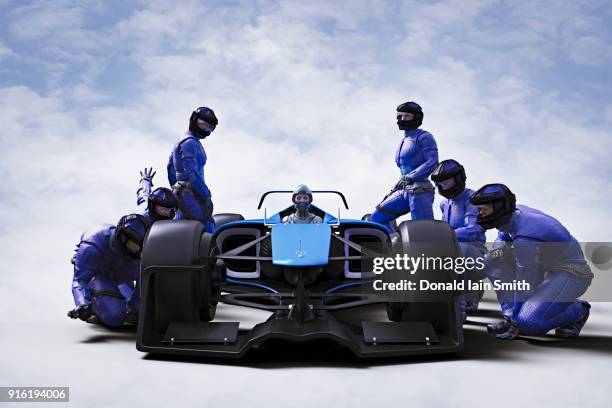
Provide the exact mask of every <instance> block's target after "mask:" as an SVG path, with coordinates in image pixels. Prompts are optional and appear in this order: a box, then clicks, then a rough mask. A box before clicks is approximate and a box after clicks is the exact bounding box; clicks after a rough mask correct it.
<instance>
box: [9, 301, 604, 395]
mask: <svg viewBox="0 0 612 408" xmlns="http://www.w3.org/2000/svg"><path fill="white" fill-rule="evenodd" d="M4 300H6V299H4ZM3 303H4V302H3ZM4 312H7V310H6V309H4ZM63 313H65V311H64V310H55V309H52V308H50V309H47V310H42V311H41V312H40V316H39V317H41V318H40V319H39V321H34V320H33V319H30V318H26V319H17V318H14V317H13V318H10V317H7V316H3V317H2V327H3V330H2V336H1V337H0V350H2V351H1V352H0V353H1V359H0V363H1V365H0V378H1V380H0V383H1V384H0V385H7V386H8V385H21V386H35V385H56V386H70V388H71V394H70V399H71V401H70V403H68V404H59V403H56V404H55V405H54V406H91V407H109V406H137V405H138V406H140V405H143V406H147V407H168V406H209V407H221V406H227V405H228V404H229V405H230V406H236V407H270V406H289V407H292V406H307V407H313V406H330V407H362V406H363V407H366V406H369V407H372V406H374V407H410V406H427V407H437V406H462V407H467V406H480V405H490V406H502V407H505V406H513V407H518V406H543V405H547V406H550V405H552V404H554V405H555V406H560V407H565V406H567V407H576V406H581V407H610V406H612V396H611V391H610V377H611V376H612V358H611V357H612V304H610V303H597V304H594V305H593V309H592V314H591V319H590V320H589V323H588V324H587V326H586V328H585V330H584V332H583V336H582V337H581V338H580V339H578V340H574V341H562V340H557V339H555V338H554V337H552V336H549V337H547V338H543V339H538V340H527V339H525V340H519V341H514V342H511V343H508V342H500V341H496V340H495V339H494V338H492V337H491V336H490V335H488V334H487V333H486V331H485V328H484V324H485V322H489V321H491V320H492V319H494V318H495V317H496V304H495V303H494V302H493V301H491V300H489V301H486V302H484V303H483V304H482V309H481V311H479V312H478V313H477V314H476V315H475V316H472V317H471V318H470V322H469V323H468V324H467V325H466V326H465V339H466V344H465V350H464V351H463V352H462V353H461V354H460V355H458V356H454V357H441V358H440V357H438V358H418V359H414V358H406V359H402V360H399V361H398V360H386V361H382V362H380V361H377V362H368V361H359V360H356V359H354V358H352V357H351V355H350V354H348V353H342V352H339V351H338V350H335V349H333V348H331V347H330V348H329V349H321V348H319V349H317V348H313V347H282V348H280V349H275V350H266V351H261V352H258V353H257V354H252V355H249V356H248V358H247V359H246V360H244V361H241V362H227V361H221V362H219V361H210V360H199V359H198V360H195V361H194V360H191V361H189V360H174V361H170V360H159V359H153V358H148V357H146V356H145V355H144V354H142V353H140V352H138V351H136V348H135V345H134V343H135V332H134V330H133V329H130V328H127V327H126V328H125V329H121V330H115V331H110V330H108V329H104V328H102V327H98V326H92V325H87V324H84V323H83V324H80V322H76V321H70V320H69V319H68V318H64V317H63V316H62V314H63ZM3 314H4V313H3ZM238 315H240V316H242V318H243V319H247V320H251V321H252V322H256V321H257V320H258V319H262V318H265V315H266V314H265V313H263V314H261V313H260V312H259V311H254V310H246V309H236V308H233V307H232V308H230V307H225V308H221V309H219V311H218V316H219V318H224V319H228V320H233V319H235V318H236V316H238ZM244 326H245V325H243V327H244ZM145 402H146V404H145ZM12 405H15V404H12ZM42 405H43V404H36V405H35V406H42ZM16 406H24V404H21V405H16Z"/></svg>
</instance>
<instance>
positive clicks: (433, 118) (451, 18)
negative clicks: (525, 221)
mask: <svg viewBox="0 0 612 408" xmlns="http://www.w3.org/2000/svg"><path fill="white" fill-rule="evenodd" d="M126 3H127V5H126ZM0 16H1V17H0V122H1V123H2V124H3V126H2V129H1V130H0V137H1V139H0V141H1V144H2V149H3V160H2V163H1V164H0V175H2V176H3V180H5V192H3V193H2V194H1V195H0V200H1V201H0V206H1V207H2V208H1V209H2V211H3V214H4V216H3V218H4V217H6V220H4V221H5V222H3V224H4V226H3V227H2V228H3V229H9V228H18V229H23V230H29V229H32V228H35V227H39V226H40V225H44V226H46V227H48V228H50V229H54V230H58V231H61V234H62V237H63V238H62V239H61V240H58V243H57V244H56V246H57V247H56V248H55V249H56V250H57V251H60V250H61V251H64V252H66V251H68V248H70V247H71V246H72V245H73V244H74V242H73V241H76V239H77V238H78V234H79V233H80V231H81V230H82V229H83V228H85V226H87V225H89V224H91V223H93V222H114V221H115V219H117V218H118V216H119V215H121V214H122V213H125V212H127V211H129V210H131V209H132V208H133V206H134V203H135V199H134V190H135V187H136V183H137V181H138V171H139V170H140V169H141V168H142V167H145V166H149V165H152V166H154V167H155V168H156V169H157V170H158V176H157V178H156V180H155V181H156V185H166V184H167V181H166V180H165V163H166V160H167V157H168V154H169V152H170V149H171V147H172V145H173V144H174V142H175V141H176V139H177V138H179V137H180V136H181V134H182V133H183V131H184V130H185V125H186V121H187V118H188V117H189V114H190V112H191V110H192V109H193V108H194V107H196V106H200V105H209V106H211V107H212V108H213V109H215V111H216V112H217V115H218V116H219V119H220V126H219V127H218V129H217V131H216V132H215V134H214V135H213V137H211V138H209V139H207V140H206V142H205V147H206V149H207V153H208V156H209V162H208V164H207V167H206V174H207V182H208V183H209V185H210V188H211V190H212V192H213V198H214V201H215V206H216V209H218V210H219V211H235V212H241V213H244V214H246V215H256V214H257V212H256V211H255V208H254V207H255V205H256V201H257V199H258V197H259V195H260V193H261V192H262V191H265V190H266V189H273V188H291V187H293V186H294V185H296V184H298V183H302V182H305V183H308V184H310V185H311V186H312V187H315V188H337V189H341V190H343V191H345V193H346V194H347V196H348V197H349V200H350V202H351V204H352V208H351V213H350V215H352V216H355V217H360V216H361V214H362V213H364V212H369V211H371V209H372V208H373V207H374V206H375V205H376V204H377V202H378V201H379V200H380V198H382V196H383V195H384V194H385V193H386V192H387V191H388V189H389V188H390V187H391V186H392V185H393V184H394V183H395V181H396V179H397V176H398V170H397V168H396V166H395V164H394V162H393V156H394V152H395V149H396V146H397V144H398V143H399V141H400V138H401V134H400V133H399V132H398V131H397V129H396V126H395V118H394V115H395V107H396V106H397V105H398V104H400V103H401V102H404V101H406V100H416V101H418V102H419V103H421V104H422V106H423V108H424V111H425V122H424V124H423V128H424V129H427V130H429V131H431V132H432V133H433V134H434V135H435V137H436V139H437V141H438V145H439V148H440V158H441V159H445V158H455V159H457V160H459V161H461V162H463V164H464V165H465V167H466V169H467V172H468V184H470V185H471V186H472V187H474V188H477V187H479V186H480V185H482V184H484V183H487V182H504V183H507V184H508V185H509V186H510V187H511V188H512V189H513V190H514V191H515V193H516V194H517V196H518V200H519V202H522V203H525V204H528V205H532V206H535V207H538V208H540V209H542V210H544V211H546V212H549V213H550V214H552V215H554V216H556V217H557V218H559V219H560V220H561V221H562V222H564V223H565V224H566V225H567V226H568V227H569V228H570V229H571V230H572V231H573V232H574V233H575V235H576V236H577V237H578V238H579V239H580V240H609V239H610V231H611V230H612V221H610V220H609V216H608V204H607V201H608V200H609V198H610V196H611V193H612V188H611V186H610V176H611V175H612V164H610V163H611V161H610V159H609V154H610V152H611V151H612V149H611V147H612V140H611V139H612V138H610V131H609V129H610V127H611V125H612V103H611V102H610V100H609V97H608V95H610V93H611V91H612V76H611V75H610V74H609V72H611V71H612V69H611V67H612V46H611V45H610V44H611V43H612V41H611V39H612V38H611V37H612V35H611V28H610V27H611V25H610V21H612V6H611V3H610V2H608V1H588V2H587V1H584V2H581V1H575V2H567V1H559V2H554V1H550V2H521V3H519V2H502V1H439V2H427V3H426V4H421V3H420V2H412V1H390V2H382V1H350V2H333V4H328V2H238V1H232V2H229V1H228V2H226V1H223V2H221V1H217V2H196V1H185V2H180V6H177V5H176V3H175V2H169V1H147V2H133V3H129V2H118V1H117V2H111V1H72V2H68V1H54V2H45V1H41V2H37V1H33V2H24V1H2V0H0ZM436 205H437V204H436ZM49 208H54V209H60V211H57V212H56V211H51V212H50V211H49V210H48V209H49ZM15 211H16V212H17V214H18V216H10V217H7V215H8V214H15Z"/></svg>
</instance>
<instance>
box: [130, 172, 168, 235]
mask: <svg viewBox="0 0 612 408" xmlns="http://www.w3.org/2000/svg"><path fill="white" fill-rule="evenodd" d="M155 173H156V172H155V171H153V168H152V167H151V168H148V169H147V168H145V169H144V170H143V171H141V172H140V186H139V188H138V190H137V191H136V203H137V204H138V205H142V204H145V203H146V205H147V208H146V209H145V210H144V211H143V212H142V215H143V216H144V217H145V218H146V219H147V220H148V221H149V222H150V223H154V222H155V221H160V220H171V219H173V218H174V216H175V214H176V208H177V207H178V200H177V199H176V197H175V196H174V193H173V192H172V190H170V189H169V188H166V187H157V188H156V189H155V190H153V191H151V189H152V188H153V177H155Z"/></svg>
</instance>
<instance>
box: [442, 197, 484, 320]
mask: <svg viewBox="0 0 612 408" xmlns="http://www.w3.org/2000/svg"><path fill="white" fill-rule="evenodd" d="M472 194H474V190H471V189H469V188H466V189H465V190H463V192H462V193H461V194H459V195H458V196H457V197H454V198H448V199H446V200H444V201H442V202H441V203H440V210H442V221H446V222H447V223H448V224H449V225H450V226H451V227H452V228H453V230H455V235H456V236H457V241H459V249H460V251H461V256H462V257H464V258H473V259H475V258H478V257H484V254H485V253H486V252H487V249H486V248H485V246H484V244H485V242H486V236H485V230H484V228H482V227H481V226H480V225H479V224H478V223H477V222H476V219H477V218H478V207H476V206H475V205H473V204H471V203H470V197H471V196H472ZM463 278H464V282H465V284H466V285H467V284H468V281H472V282H478V281H480V280H482V279H483V278H485V271H484V270H478V269H476V268H473V269H470V270H467V271H466V272H464V273H463ZM482 295H483V291H473V290H466V291H465V292H464V293H463V295H462V299H461V302H460V304H461V310H462V312H465V311H466V302H469V307H468V309H471V310H476V308H477V305H478V302H479V301H480V299H481V298H482Z"/></svg>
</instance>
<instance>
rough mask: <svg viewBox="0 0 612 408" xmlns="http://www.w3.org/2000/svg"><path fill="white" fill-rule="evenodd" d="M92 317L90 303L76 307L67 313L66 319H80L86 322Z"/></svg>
mask: <svg viewBox="0 0 612 408" xmlns="http://www.w3.org/2000/svg"><path fill="white" fill-rule="evenodd" d="M93 315H94V313H93V308H92V306H91V303H85V304H84V305H81V306H78V307H76V308H74V309H72V310H70V311H69V312H68V317H69V318H71V319H81V320H83V321H84V322H86V321H87V320H88V319H89V318H90V317H92V316H93Z"/></svg>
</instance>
